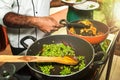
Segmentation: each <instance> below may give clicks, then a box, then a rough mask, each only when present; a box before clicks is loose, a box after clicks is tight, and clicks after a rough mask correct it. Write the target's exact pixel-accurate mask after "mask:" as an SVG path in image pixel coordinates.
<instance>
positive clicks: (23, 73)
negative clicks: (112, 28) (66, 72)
mask: <svg viewBox="0 0 120 80" xmlns="http://www.w3.org/2000/svg"><path fill="white" fill-rule="evenodd" d="M116 39H117V38H116V37H115V35H113V34H110V35H109V36H108V38H107V39H106V40H105V41H104V42H102V43H100V44H97V45H93V47H94V49H95V53H97V52H99V51H103V52H105V53H107V54H109V51H110V49H111V47H114V46H112V45H113V43H115V41H116ZM98 58H100V57H98ZM98 58H96V60H97V59H98ZM101 58H102V57H101ZM13 64H15V65H16V68H17V71H16V73H15V74H14V76H13V79H12V80H38V79H37V78H36V77H35V76H33V75H32V73H31V72H30V69H29V67H28V66H27V65H25V64H23V63H13ZM19 65H24V66H22V67H20V66H19ZM103 68H104V67H103V66H93V67H92V68H90V70H89V72H88V73H87V74H86V75H85V76H84V77H82V78H81V79H80V80H98V79H99V77H100V76H101V73H102V71H101V70H103ZM39 80H44V79H42V78H41V79H39Z"/></svg>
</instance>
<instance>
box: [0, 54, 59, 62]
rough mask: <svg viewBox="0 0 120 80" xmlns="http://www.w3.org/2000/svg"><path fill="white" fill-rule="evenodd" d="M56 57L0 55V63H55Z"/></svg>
mask: <svg viewBox="0 0 120 80" xmlns="http://www.w3.org/2000/svg"><path fill="white" fill-rule="evenodd" d="M56 58H57V57H45V56H20V55H16V56H13V55H0V62H55V61H56Z"/></svg>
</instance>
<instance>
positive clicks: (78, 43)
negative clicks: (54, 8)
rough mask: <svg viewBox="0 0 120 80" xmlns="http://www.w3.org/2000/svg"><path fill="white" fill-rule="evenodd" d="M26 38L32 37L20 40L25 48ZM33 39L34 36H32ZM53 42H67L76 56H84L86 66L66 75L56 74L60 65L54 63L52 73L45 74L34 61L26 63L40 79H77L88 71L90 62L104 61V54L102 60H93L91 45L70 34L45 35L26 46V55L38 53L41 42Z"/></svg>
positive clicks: (102, 62)
mask: <svg viewBox="0 0 120 80" xmlns="http://www.w3.org/2000/svg"><path fill="white" fill-rule="evenodd" d="M28 38H33V37H28V36H27V37H25V38H23V39H22V40H21V43H22V45H23V46H24V47H26V48H28V46H26V45H27V44H26V43H25V40H26V39H28ZM33 40H35V38H33ZM53 42H54V43H55V44H57V43H61V42H65V43H68V44H69V45H70V46H71V47H72V48H74V50H75V54H76V56H78V55H81V56H85V64H86V66H85V68H83V69H82V70H78V71H75V72H74V73H71V74H68V75H58V74H56V73H57V72H58V71H59V69H58V67H59V66H60V65H58V64H55V65H54V66H55V71H54V72H51V73H52V74H50V75H47V74H44V73H42V72H41V71H40V70H39V69H38V68H37V67H36V63H35V62H33V63H27V65H28V67H29V68H30V70H31V72H32V74H33V75H35V76H36V77H37V78H38V79H42V80H72V79H74V80H78V79H80V78H81V77H83V76H84V75H85V74H87V73H88V72H89V69H90V67H91V66H92V64H97V65H101V64H104V63H105V61H106V56H104V57H103V60H100V61H97V62H95V61H94V58H95V56H96V53H95V52H94V48H93V46H92V45H91V44H90V43H89V42H87V41H85V40H83V39H81V38H77V37H74V36H70V35H54V36H47V37H44V38H42V39H40V40H37V41H35V42H34V43H33V44H32V45H31V46H30V47H29V48H28V50H27V53H26V55H36V54H37V53H39V52H40V51H41V50H42V46H43V44H51V43H53ZM101 54H104V53H101ZM55 74H56V75H55Z"/></svg>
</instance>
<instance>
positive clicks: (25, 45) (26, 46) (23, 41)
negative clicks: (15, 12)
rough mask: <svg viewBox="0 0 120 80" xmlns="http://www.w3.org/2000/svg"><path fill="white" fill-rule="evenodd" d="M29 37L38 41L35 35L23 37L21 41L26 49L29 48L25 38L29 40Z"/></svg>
mask: <svg viewBox="0 0 120 80" xmlns="http://www.w3.org/2000/svg"><path fill="white" fill-rule="evenodd" d="M27 39H31V40H33V42H35V41H36V38H35V37H33V36H25V37H24V38H22V39H21V40H20V43H21V45H22V46H23V47H24V48H25V49H27V48H28V45H27V44H26V43H25V40H27Z"/></svg>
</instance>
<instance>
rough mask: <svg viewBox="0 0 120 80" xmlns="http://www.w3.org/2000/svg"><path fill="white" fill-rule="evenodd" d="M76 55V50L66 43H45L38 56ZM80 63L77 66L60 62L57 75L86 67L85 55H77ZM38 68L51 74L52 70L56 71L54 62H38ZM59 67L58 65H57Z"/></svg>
mask: <svg viewBox="0 0 120 80" xmlns="http://www.w3.org/2000/svg"><path fill="white" fill-rule="evenodd" d="M68 55H69V56H75V51H74V50H73V48H72V47H70V46H68V45H65V44H64V43H58V44H54V43H53V44H44V45H43V48H42V52H41V53H38V54H37V56H56V57H58V56H68ZM77 58H78V60H79V61H80V63H79V64H78V65H76V66H68V65H63V64H61V65H60V64H59V66H60V67H59V69H60V71H59V72H58V73H57V75H67V74H71V73H73V72H72V70H74V72H75V71H78V70H81V69H83V68H84V67H85V57H84V56H77ZM37 67H38V69H39V70H40V71H41V72H43V73H44V74H48V75H50V74H51V72H56V71H55V66H54V64H52V63H37ZM57 68H58V66H57Z"/></svg>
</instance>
